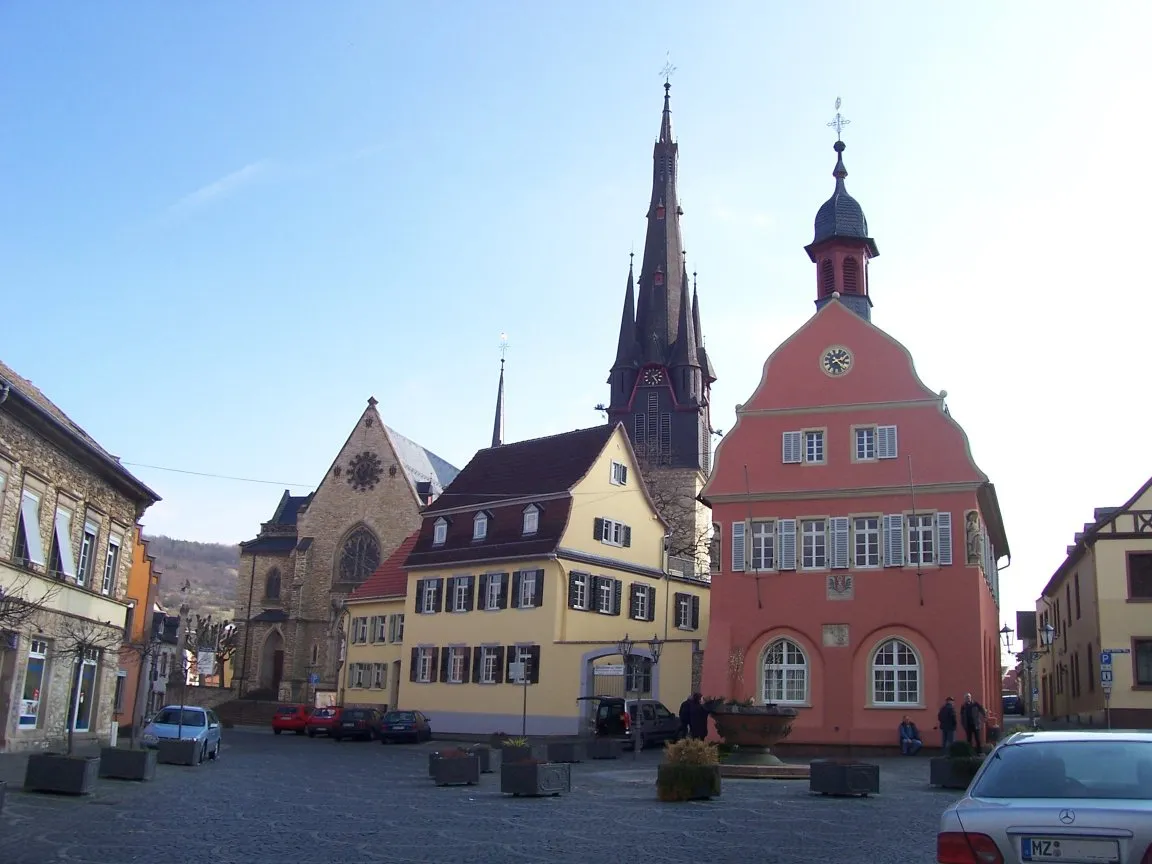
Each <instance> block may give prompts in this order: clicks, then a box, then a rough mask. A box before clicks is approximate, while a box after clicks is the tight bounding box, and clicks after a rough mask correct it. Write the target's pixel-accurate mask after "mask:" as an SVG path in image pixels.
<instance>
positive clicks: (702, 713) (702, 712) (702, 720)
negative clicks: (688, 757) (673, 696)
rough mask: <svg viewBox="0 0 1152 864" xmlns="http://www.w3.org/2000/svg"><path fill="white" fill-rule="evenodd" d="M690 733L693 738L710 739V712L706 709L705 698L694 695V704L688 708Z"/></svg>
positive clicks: (698, 694)
mask: <svg viewBox="0 0 1152 864" xmlns="http://www.w3.org/2000/svg"><path fill="white" fill-rule="evenodd" d="M688 731H689V733H690V734H691V735H692V737H693V738H699V739H700V740H704V739H705V738H707V737H708V711H707V710H706V709H705V708H704V697H703V696H702V695H701V694H700V693H693V694H692V704H691V706H689V708H688Z"/></svg>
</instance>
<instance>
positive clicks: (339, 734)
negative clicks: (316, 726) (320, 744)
mask: <svg viewBox="0 0 1152 864" xmlns="http://www.w3.org/2000/svg"><path fill="white" fill-rule="evenodd" d="M379 727H380V712H379V711H377V710H376V709H375V708H345V709H344V710H343V711H341V712H340V721H339V722H338V723H336V725H334V726H333V727H332V731H331V732H329V733H328V734H329V736H331V737H332V739H333V740H336V741H343V740H344V739H345V738H366V739H367V740H369V741H371V740H372V739H373V738H375V737H376V730H377V729H378V728H379Z"/></svg>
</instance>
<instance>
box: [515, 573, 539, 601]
mask: <svg viewBox="0 0 1152 864" xmlns="http://www.w3.org/2000/svg"><path fill="white" fill-rule="evenodd" d="M539 575H540V574H539V572H538V571H536V570H524V571H522V572H521V573H520V603H519V606H520V608H521V609H532V608H534V607H535V606H536V579H537V577H538V576H539Z"/></svg>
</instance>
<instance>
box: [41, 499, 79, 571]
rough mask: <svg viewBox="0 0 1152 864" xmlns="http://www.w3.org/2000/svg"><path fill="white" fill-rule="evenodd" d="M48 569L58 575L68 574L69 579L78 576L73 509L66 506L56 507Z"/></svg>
mask: <svg viewBox="0 0 1152 864" xmlns="http://www.w3.org/2000/svg"><path fill="white" fill-rule="evenodd" d="M48 569H49V571H50V572H52V573H53V574H56V575H60V576H67V577H68V578H69V579H75V578H76V556H75V555H73V554H72V511H71V510H68V509H66V508H64V507H57V508H56V523H55V525H54V526H53V529H52V550H51V552H49V554H48Z"/></svg>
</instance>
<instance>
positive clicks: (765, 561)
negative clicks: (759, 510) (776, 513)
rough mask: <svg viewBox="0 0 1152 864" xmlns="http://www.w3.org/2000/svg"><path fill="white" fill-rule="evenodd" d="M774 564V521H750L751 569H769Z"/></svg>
mask: <svg viewBox="0 0 1152 864" xmlns="http://www.w3.org/2000/svg"><path fill="white" fill-rule="evenodd" d="M775 564H776V523H775V522H753V523H752V569H753V570H771V569H772V568H773V567H774V566H775Z"/></svg>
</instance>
